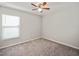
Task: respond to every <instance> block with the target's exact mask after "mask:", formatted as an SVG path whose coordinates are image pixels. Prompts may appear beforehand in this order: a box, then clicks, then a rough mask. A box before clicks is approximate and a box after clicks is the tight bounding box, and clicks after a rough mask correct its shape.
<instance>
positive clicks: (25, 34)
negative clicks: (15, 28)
mask: <svg viewBox="0 0 79 59" xmlns="http://www.w3.org/2000/svg"><path fill="white" fill-rule="evenodd" d="M1 14H8V15H14V16H20V17H21V29H20V32H21V33H20V34H21V36H20V38H18V39H9V40H2V39H0V47H6V46H9V45H13V44H16V43H20V42H25V41H29V40H32V39H37V38H40V36H41V28H40V27H41V25H40V24H41V20H40V19H41V17H40V16H38V15H35V14H31V13H28V12H22V11H18V10H14V9H10V8H4V7H0V15H1ZM0 22H1V18H0ZM0 24H1V23H0Z"/></svg>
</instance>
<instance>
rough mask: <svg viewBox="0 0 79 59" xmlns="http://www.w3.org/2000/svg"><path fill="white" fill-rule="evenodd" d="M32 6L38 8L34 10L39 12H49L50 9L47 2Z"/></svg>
mask: <svg viewBox="0 0 79 59" xmlns="http://www.w3.org/2000/svg"><path fill="white" fill-rule="evenodd" d="M31 5H32V6H34V7H36V8H34V9H32V10H38V11H39V12H41V13H42V12H43V10H49V9H50V8H48V3H47V2H42V3H38V4H33V3H31Z"/></svg>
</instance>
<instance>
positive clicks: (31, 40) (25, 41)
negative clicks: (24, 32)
mask: <svg viewBox="0 0 79 59" xmlns="http://www.w3.org/2000/svg"><path fill="white" fill-rule="evenodd" d="M36 39H40V38H32V39H29V40H27V41H23V42H18V43H15V44H10V45H7V46H2V47H0V49H3V48H7V47H11V46H15V45H18V44H22V43H25V42H29V41H32V40H36Z"/></svg>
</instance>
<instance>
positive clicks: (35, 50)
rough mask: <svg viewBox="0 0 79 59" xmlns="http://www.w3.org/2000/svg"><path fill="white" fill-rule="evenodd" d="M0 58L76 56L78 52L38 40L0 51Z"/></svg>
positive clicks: (47, 41)
mask: <svg viewBox="0 0 79 59" xmlns="http://www.w3.org/2000/svg"><path fill="white" fill-rule="evenodd" d="M0 55H1V56H78V55H79V51H78V50H76V49H73V48H70V47H67V46H64V45H60V44H57V43H55V42H52V41H49V40H45V39H38V40H34V41H30V42H26V43H23V44H19V45H16V46H12V47H8V48H5V49H1V50H0Z"/></svg>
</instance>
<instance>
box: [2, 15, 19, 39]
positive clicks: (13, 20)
mask: <svg viewBox="0 0 79 59" xmlns="http://www.w3.org/2000/svg"><path fill="white" fill-rule="evenodd" d="M19 31H20V17H18V16H11V15H2V39H10V38H17V37H19V35H20V32H19Z"/></svg>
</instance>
